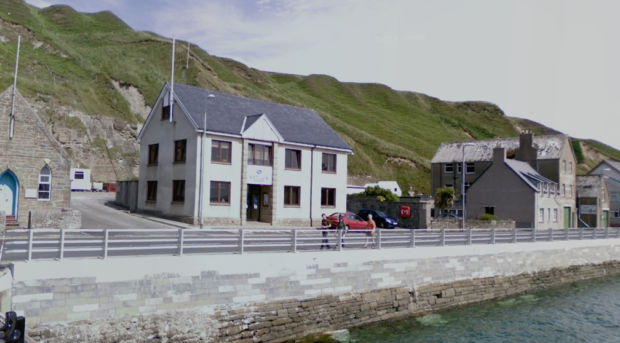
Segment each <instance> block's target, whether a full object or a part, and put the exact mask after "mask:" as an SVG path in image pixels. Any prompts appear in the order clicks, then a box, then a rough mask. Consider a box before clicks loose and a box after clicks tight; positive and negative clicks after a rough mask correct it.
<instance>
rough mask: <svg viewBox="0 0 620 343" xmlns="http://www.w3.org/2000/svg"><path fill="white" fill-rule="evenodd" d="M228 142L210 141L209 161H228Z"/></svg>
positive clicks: (229, 144)
mask: <svg viewBox="0 0 620 343" xmlns="http://www.w3.org/2000/svg"><path fill="white" fill-rule="evenodd" d="M230 147H231V143H230V142H222V141H212V142H211V162H219V163H230V154H231V151H230Z"/></svg>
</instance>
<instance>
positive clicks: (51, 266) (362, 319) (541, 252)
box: [12, 239, 620, 342]
mask: <svg viewBox="0 0 620 343" xmlns="http://www.w3.org/2000/svg"><path fill="white" fill-rule="evenodd" d="M618 261H620V240H618V239H607V240H583V241H568V242H538V243H523V244H498V245H488V246H480V245H475V246H450V247H433V248H415V249H390V250H387V251H383V250H357V251H343V252H329V253H297V254H269V253H264V254H247V255H227V256H217V255H200V256H196V255H195V256H191V255H184V256H177V257H164V256H157V257H140V258H137V257H136V258H108V259H105V260H99V259H80V260H70V259H65V260H61V261H34V262H32V261H31V262H28V263H15V266H14V271H15V273H14V279H13V290H12V308H13V309H14V310H16V311H17V312H18V314H20V315H26V317H27V318H28V324H29V326H30V327H31V330H30V332H31V336H38V337H42V338H47V340H46V342H47V341H49V342H71V341H76V339H77V340H79V339H80V337H81V339H84V338H85V337H88V341H92V342H97V341H100V342H121V341H131V340H132V339H136V340H138V341H139V340H141V339H144V340H149V339H151V340H152V341H153V342H166V341H174V342H182V341H188V342H193V341H197V340H199V339H201V338H202V339H204V340H207V341H208V340H209V339H210V340H212V341H216V342H223V341H244V342H267V341H286V340H288V339H296V338H299V337H302V336H304V335H307V334H311V333H315V332H320V331H324V330H333V329H341V328H347V327H351V326H355V325H361V324H365V323H370V322H374V321H379V320H385V319H389V318H395V317H400V316H407V315H411V314H418V313H424V312H428V311H435V310H439V309H444V308H448V307H453V306H458V305H464V304H469V303H475V302H480V301H485V300H489V299H494V298H501V297H506V296H510V295H513V294H519V293H524V292H531V291H536V290H540V289H544V288H546V287H550V286H555V285H560V284H563V283H567V282H573V281H578V280H583V279H589V278H593V277H600V276H605V275H610V274H616V273H618V272H620V265H619V263H618ZM177 317H178V318H181V319H183V318H184V319H185V320H174V318H177ZM58 322H60V323H67V322H69V323H71V325H59V324H57V323H58ZM50 338H51V340H50Z"/></svg>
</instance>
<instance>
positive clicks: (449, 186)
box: [446, 183, 454, 188]
mask: <svg viewBox="0 0 620 343" xmlns="http://www.w3.org/2000/svg"><path fill="white" fill-rule="evenodd" d="M446 188H454V187H453V186H452V184H451V183H446Z"/></svg>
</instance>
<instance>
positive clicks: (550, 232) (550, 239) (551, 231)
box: [549, 228, 553, 242]
mask: <svg viewBox="0 0 620 343" xmlns="http://www.w3.org/2000/svg"><path fill="white" fill-rule="evenodd" d="M549 242H553V229H552V228H549Z"/></svg>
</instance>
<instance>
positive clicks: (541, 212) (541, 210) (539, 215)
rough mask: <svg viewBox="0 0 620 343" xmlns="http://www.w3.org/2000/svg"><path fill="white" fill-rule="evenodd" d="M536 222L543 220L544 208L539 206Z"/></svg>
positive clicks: (542, 221)
mask: <svg viewBox="0 0 620 343" xmlns="http://www.w3.org/2000/svg"><path fill="white" fill-rule="evenodd" d="M538 222H539V223H544V222H545V209H544V208H541V209H539V210H538Z"/></svg>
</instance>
